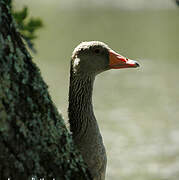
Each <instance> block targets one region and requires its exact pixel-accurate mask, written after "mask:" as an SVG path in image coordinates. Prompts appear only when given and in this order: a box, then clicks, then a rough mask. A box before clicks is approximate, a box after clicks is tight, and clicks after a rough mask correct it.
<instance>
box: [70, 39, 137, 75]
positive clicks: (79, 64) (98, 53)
mask: <svg viewBox="0 0 179 180" xmlns="http://www.w3.org/2000/svg"><path fill="white" fill-rule="evenodd" d="M71 67H72V72H73V73H74V74H76V75H81V74H83V75H97V74H99V73H101V72H103V71H107V70H110V69H121V68H136V67H139V64H138V62H137V61H134V60H130V59H128V58H126V57H124V56H122V55H120V54H118V53H116V52H115V51H113V50H112V49H111V48H109V47H108V46H107V45H106V44H105V43H103V42H99V41H89V42H82V43H80V44H79V45H78V46H77V47H76V48H75V49H74V51H73V54H72V61H71Z"/></svg>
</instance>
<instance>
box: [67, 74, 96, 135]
mask: <svg viewBox="0 0 179 180" xmlns="http://www.w3.org/2000/svg"><path fill="white" fill-rule="evenodd" d="M94 79H95V77H94V76H92V75H89V76H88V75H76V74H74V73H73V72H71V74H70V89H69V107H68V116H69V122H70V130H71V132H72V133H73V136H76V135H79V134H80V135H84V134H85V133H86V132H87V129H88V128H89V126H91V125H92V124H96V119H95V116H94V112H93V105H92V92H93V83H94Z"/></svg>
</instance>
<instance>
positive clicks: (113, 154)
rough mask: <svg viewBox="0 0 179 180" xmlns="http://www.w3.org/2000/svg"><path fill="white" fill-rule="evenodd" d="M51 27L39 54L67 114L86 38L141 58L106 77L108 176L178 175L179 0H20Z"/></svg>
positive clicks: (42, 35) (173, 178)
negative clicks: (76, 59)
mask: <svg viewBox="0 0 179 180" xmlns="http://www.w3.org/2000/svg"><path fill="white" fill-rule="evenodd" d="M14 5H15V6H16V8H17V9H21V7H23V6H24V5H27V6H28V7H29V9H30V14H31V16H34V17H40V18H41V19H42V20H43V22H44V25H45V26H44V28H43V29H41V30H39V32H38V39H37V40H36V43H35V44H36V49H37V51H38V53H37V54H35V55H34V54H32V56H33V60H34V62H35V63H37V64H38V66H39V67H40V69H41V72H42V75H43V78H44V79H45V81H46V82H47V84H48V85H49V91H50V94H51V96H52V98H53V100H54V102H55V104H56V106H57V107H58V108H59V109H60V110H61V111H62V113H63V115H64V117H65V119H66V120H67V115H66V114H67V113H66V111H67V105H68V86H69V61H70V56H71V53H72V50H73V49H74V47H75V46H76V45H78V44H79V43H80V42H81V41H88V40H100V41H103V42H105V43H107V44H108V45H109V46H110V47H112V48H113V49H114V50H115V51H117V52H119V53H120V54H122V55H125V56H127V57H129V58H132V59H136V60H138V61H139V62H140V64H141V67H140V68H139V69H125V70H111V71H108V72H105V73H103V74H101V75H99V76H98V77H97V79H96V82H95V87H94V95H93V101H94V108H95V114H96V118H97V120H98V122H99V126H100V129H101V132H102V135H103V138H104V143H105V145H106V149H107V154H108V167H107V179H108V180H144V179H145V180H178V179H179V9H178V8H177V7H176V4H175V1H174V0H150V1H147V0H125V1H124V0H92V1H90V0H83V1H82V0H76V1H73V0H68V1H65V0H61V1H60V0H38V1H36V0H16V1H15V3H14Z"/></svg>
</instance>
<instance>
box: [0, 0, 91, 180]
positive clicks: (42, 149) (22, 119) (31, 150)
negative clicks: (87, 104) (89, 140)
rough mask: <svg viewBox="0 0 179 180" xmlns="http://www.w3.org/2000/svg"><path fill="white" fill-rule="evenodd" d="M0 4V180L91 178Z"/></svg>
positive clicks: (5, 7)
mask: <svg viewBox="0 0 179 180" xmlns="http://www.w3.org/2000/svg"><path fill="white" fill-rule="evenodd" d="M7 2H8V1H7V0H0V179H1V180H4V179H6V180H7V179H8V178H9V179H12V180H14V179H15V180H16V179H17V180H21V179H23V180H25V179H32V180H37V179H40V178H41V179H42V178H44V180H46V179H48V180H49V179H51V180H52V179H53V178H54V180H63V179H68V180H80V179H85V180H88V179H91V178H90V174H89V171H88V170H87V169H86V165H85V164H84V162H83V160H82V157H81V155H80V154H79V153H78V152H77V150H76V149H75V147H74V144H73V141H72V137H71V135H70V134H69V132H68V130H67V129H66V127H65V124H64V121H63V119H62V117H61V115H60V114H59V113H58V112H57V109H56V107H55V106H54V104H53V102H52V100H51V98H50V96H49V93H48V90H47V88H48V87H47V85H46V84H45V82H44V81H43V79H42V77H41V74H40V71H39V69H38V68H37V66H36V65H35V64H34V63H33V62H32V58H31V56H30V55H29V53H28V52H27V50H26V48H25V46H24V44H23V42H22V39H21V37H20V34H19V32H18V31H17V28H16V24H15V22H14V20H13V18H12V16H11V12H10V8H9V7H8V5H7Z"/></svg>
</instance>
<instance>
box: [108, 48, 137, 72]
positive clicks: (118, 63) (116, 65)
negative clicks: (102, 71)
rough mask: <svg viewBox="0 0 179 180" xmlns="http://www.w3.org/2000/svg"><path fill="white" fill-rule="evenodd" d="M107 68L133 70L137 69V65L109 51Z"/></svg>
mask: <svg viewBox="0 0 179 180" xmlns="http://www.w3.org/2000/svg"><path fill="white" fill-rule="evenodd" d="M109 67H110V68H111V69H121V68H135V67H139V63H138V62H136V61H134V60H131V59H128V58H125V57H124V56H121V55H120V54H118V53H116V52H114V51H113V50H109Z"/></svg>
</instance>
